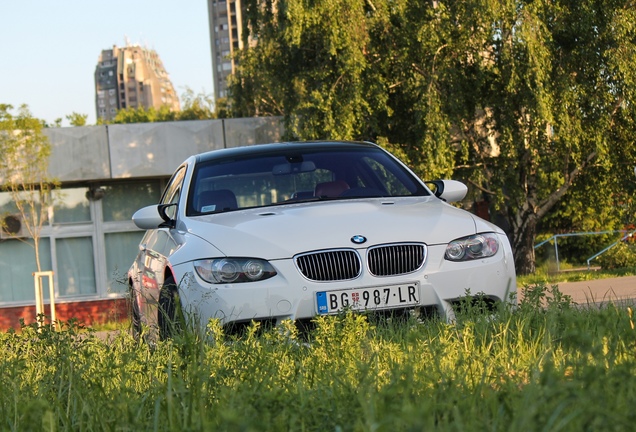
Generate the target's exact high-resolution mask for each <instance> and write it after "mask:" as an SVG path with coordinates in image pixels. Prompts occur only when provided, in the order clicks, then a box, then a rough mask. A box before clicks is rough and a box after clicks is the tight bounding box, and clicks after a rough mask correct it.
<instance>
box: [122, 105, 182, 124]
mask: <svg viewBox="0 0 636 432" xmlns="http://www.w3.org/2000/svg"><path fill="white" fill-rule="evenodd" d="M176 119H177V113H176V112H174V111H172V110H171V109H170V107H169V106H167V105H163V106H161V107H160V108H159V109H156V108H155V107H150V108H146V107H143V106H140V107H138V108H124V109H120V110H119V111H117V114H116V115H115V118H114V119H113V120H112V122H111V123H113V124H126V123H152V122H166V121H174V120H176Z"/></svg>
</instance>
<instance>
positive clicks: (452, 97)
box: [229, 0, 636, 274]
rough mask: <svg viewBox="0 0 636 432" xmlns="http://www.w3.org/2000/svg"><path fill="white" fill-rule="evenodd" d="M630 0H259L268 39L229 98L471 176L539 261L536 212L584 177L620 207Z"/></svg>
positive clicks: (291, 126)
mask: <svg viewBox="0 0 636 432" xmlns="http://www.w3.org/2000/svg"><path fill="white" fill-rule="evenodd" d="M632 3H633V2H632V1H629V0H612V1H610V2H597V1H593V0H584V1H571V0H561V1H548V0H538V1H522V0H507V1H503V2H493V1H491V0H467V1H463V2H440V1H431V2H421V1H415V0H393V1H388V0H367V1H358V2H349V1H344V0H329V1H324V2H318V3H310V2H306V1H303V0H282V1H278V2H275V4H274V3H270V2H266V3H263V2H259V1H257V0H251V1H249V2H248V12H247V17H248V20H247V22H248V28H247V29H246V31H245V32H244V34H246V35H248V36H253V37H255V38H256V39H257V40H258V44H257V45H256V46H255V47H254V48H250V49H247V50H244V51H243V52H240V53H239V54H238V60H239V69H238V73H237V74H236V75H235V78H234V79H233V81H232V82H231V86H230V96H231V97H230V104H229V105H230V107H231V109H232V110H233V111H234V113H238V114H239V115H271V114H277V115H281V114H282V115H284V118H285V124H286V126H287V131H288V134H289V135H290V136H289V137H290V138H299V139H323V138H341V139H370V140H374V141H376V142H378V143H381V144H383V145H385V146H386V147H388V148H390V149H391V150H393V151H395V152H397V153H398V154H399V155H400V156H401V157H402V158H404V159H406V161H407V162H408V163H409V164H410V165H411V166H412V167H413V168H414V169H415V170H416V171H417V172H418V173H419V174H420V175H422V176H423V177H424V178H430V177H437V176H449V175H451V174H453V173H454V175H455V176H459V177H461V178H463V179H464V180H465V181H467V182H468V183H469V184H470V185H471V189H472V195H473V196H474V197H475V198H477V199H485V200H487V201H488V202H490V203H491V207H492V210H493V213H496V214H498V215H499V216H498V218H499V223H501V224H502V225H504V226H505V227H506V228H507V229H508V232H509V236H510V238H511V243H512V245H513V250H514V253H515V263H516V267H517V271H518V272H519V273H521V274H525V273H529V272H532V271H534V266H535V256H534V242H535V237H536V234H537V229H538V227H539V224H540V222H541V221H542V220H544V219H545V218H546V217H547V216H548V215H550V213H551V212H552V211H554V210H555V209H557V205H560V206H570V208H572V209H574V208H576V206H573V205H574V204H576V203H577V201H576V199H575V197H577V196H579V197H581V196H583V195H582V194H583V191H584V190H585V189H586V188H587V189H589V187H587V186H588V185H589V184H591V183H594V184H598V185H603V186H604V187H603V188H598V189H592V190H591V191H590V192H591V195H592V197H591V199H590V200H589V202H587V207H588V208H593V209H594V210H595V212H596V213H597V214H604V215H605V219H606V221H607V223H610V224H611V223H615V222H616V221H617V220H618V219H617V218H620V215H619V214H618V213H617V212H613V211H605V209H607V207H608V206H612V204H611V201H612V199H615V198H616V197H617V196H619V195H620V194H621V193H622V192H621V185H623V184H624V183H625V181H624V180H625V179H626V178H627V177H628V174H629V173H630V170H632V169H633V166H634V165H635V164H636V160H635V155H636V148H635V144H634V143H635V142H636V140H635V138H636V137H635V134H636V132H635V131H636V127H635V126H636V124H635V122H636V112H635V111H634V109H635V106H636V105H635V104H636V98H635V96H636V56H635V55H634V54H635V53H636V45H635V43H634V41H635V40H636V30H635V29H634V27H633V25H632V23H633V22H635V21H636V8H635V7H633V6H634V5H633V4H632ZM609 177H612V178H609ZM585 196H590V195H585Z"/></svg>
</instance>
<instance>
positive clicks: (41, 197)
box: [0, 104, 58, 271]
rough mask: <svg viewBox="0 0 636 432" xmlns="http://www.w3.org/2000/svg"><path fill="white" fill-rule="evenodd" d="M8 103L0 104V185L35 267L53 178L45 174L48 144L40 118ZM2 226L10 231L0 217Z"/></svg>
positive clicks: (49, 204)
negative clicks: (25, 235) (16, 215)
mask: <svg viewBox="0 0 636 432" xmlns="http://www.w3.org/2000/svg"><path fill="white" fill-rule="evenodd" d="M12 109H13V107H12V106H11V105H2V104H0V154H1V155H2V157H1V158H0V189H1V190H3V191H6V192H8V193H9V194H10V196H11V199H12V200H13V203H14V204H15V206H16V208H17V211H18V213H19V215H20V219H21V221H22V224H23V226H24V229H26V230H27V232H28V235H29V237H30V239H31V240H32V243H31V242H28V241H26V240H24V239H22V238H19V240H21V241H25V242H26V243H29V244H31V245H32V246H33V248H34V250H35V262H36V267H37V271H42V268H41V265H40V250H39V246H40V233H41V231H42V226H43V224H44V223H45V222H46V220H47V215H48V209H49V207H50V206H51V205H52V199H53V197H52V194H51V191H52V189H53V188H56V187H57V186H58V184H57V182H56V181H54V180H53V179H51V178H49V177H48V174H47V172H48V161H49V156H50V154H51V147H50V143H49V141H48V138H47V137H46V136H45V135H44V134H43V133H42V128H43V122H42V121H41V120H39V119H36V118H34V117H33V116H32V115H31V113H30V112H29V109H28V107H27V106H26V105H22V106H21V107H20V108H19V109H18V112H17V114H16V115H13V114H11V112H10V111H11V110H12ZM2 225H3V226H2V227H1V228H2V229H3V230H4V231H5V232H7V233H8V234H13V230H12V229H11V228H12V227H8V226H6V222H5V218H2Z"/></svg>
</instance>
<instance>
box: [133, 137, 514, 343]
mask: <svg viewBox="0 0 636 432" xmlns="http://www.w3.org/2000/svg"><path fill="white" fill-rule="evenodd" d="M431 183H432V184H434V185H435V187H434V191H432V190H431V189H429V188H428V187H427V186H426V184H425V182H423V181H422V180H420V179H419V178H418V177H417V176H416V175H415V174H414V173H413V172H412V171H411V170H409V169H408V168H407V167H406V166H405V165H404V164H403V163H402V162H400V161H399V160H398V159H396V158H395V157H394V156H392V155H391V154H390V153H388V152H386V151H385V150H383V149H382V148H380V147H379V146H377V145H375V144H371V143H353V142H306V143H278V144H265V145H256V146H248V147H240V148H233V149H224V150H216V151H211V152H208V153H203V154H199V155H196V156H192V157H190V158H188V159H187V160H186V161H185V162H184V163H183V164H182V165H181V166H179V168H177V170H176V172H175V173H174V175H173V176H172V178H171V179H170V182H169V183H168V185H167V187H166V190H165V191H164V193H163V196H162V198H161V202H160V203H159V204H158V205H153V206H149V207H145V208H142V209H140V210H139V211H137V212H136V213H135V215H134V216H133V221H134V222H135V224H136V225H137V226H138V227H139V228H141V229H145V230H148V231H147V232H146V234H145V236H144V238H143V240H142V242H141V244H140V245H139V249H140V251H139V254H138V256H137V258H136V259H135V261H134V263H133V265H132V267H131V268H130V270H129V283H130V289H131V298H132V308H131V309H132V321H133V326H134V328H135V330H136V331H140V329H141V327H142V324H143V325H146V326H148V327H149V328H151V329H154V330H155V331H156V330H158V331H159V335H160V336H161V337H162V338H165V337H167V336H169V335H170V333H171V330H172V329H173V328H172V323H173V322H174V321H175V320H177V318H179V317H182V316H184V315H183V314H185V315H186V316H194V317H196V318H197V320H199V322H201V323H203V324H205V323H207V322H208V320H209V319H211V318H218V319H220V320H221V322H222V323H223V324H224V325H240V324H241V323H249V322H251V321H262V322H267V323H273V324H275V323H277V322H279V321H281V320H285V319H291V320H298V321H303V320H304V321H307V320H311V319H312V318H314V317H316V316H319V315H329V314H337V313H339V312H341V311H343V310H345V309H348V310H353V311H388V312H396V313H397V312H401V311H426V312H431V311H433V312H436V313H438V314H439V315H440V316H441V317H443V318H446V319H449V318H452V316H453V305H454V303H455V302H457V300H458V299H459V298H461V297H462V296H464V295H465V294H466V292H467V290H469V291H470V292H471V293H473V294H476V293H480V294H482V295H483V298H485V299H487V300H489V301H492V302H500V301H511V300H510V299H511V298H513V296H511V294H512V293H514V292H515V291H516V282H515V270H514V264H513V261H514V260H513V257H512V252H511V248H510V244H509V242H508V239H507V237H506V235H505V234H504V232H503V231H502V230H501V229H500V228H498V227H497V226H495V225H493V224H491V223H489V222H487V221H485V220H483V219H480V218H478V217H476V216H475V215H473V214H471V213H469V212H467V211H464V210H461V209H459V208H456V207H454V206H451V205H449V204H448V203H447V202H454V201H459V200H461V199H463V197H464V196H465V194H466V186H465V185H464V184H462V183H460V182H457V181H452V180H439V181H435V182H431Z"/></svg>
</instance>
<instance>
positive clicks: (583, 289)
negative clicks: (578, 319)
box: [519, 276, 636, 305]
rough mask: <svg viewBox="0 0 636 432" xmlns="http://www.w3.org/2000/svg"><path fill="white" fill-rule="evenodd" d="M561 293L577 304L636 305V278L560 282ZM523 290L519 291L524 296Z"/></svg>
mask: <svg viewBox="0 0 636 432" xmlns="http://www.w3.org/2000/svg"><path fill="white" fill-rule="evenodd" d="M558 285H559V291H560V292H562V293H563V294H567V295H569V296H570V297H572V301H574V302H575V303H578V304H581V305H585V304H591V303H595V304H598V303H606V302H609V301H614V302H618V303H621V302H623V303H631V304H635V303H636V276H625V277H618V278H610V279H595V280H589V281H582V282H560V283H559V284H558ZM522 291H523V289H520V290H519V293H520V294H522Z"/></svg>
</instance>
